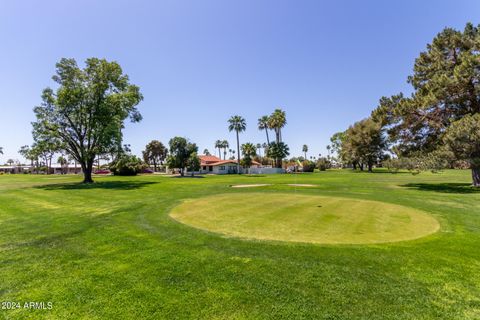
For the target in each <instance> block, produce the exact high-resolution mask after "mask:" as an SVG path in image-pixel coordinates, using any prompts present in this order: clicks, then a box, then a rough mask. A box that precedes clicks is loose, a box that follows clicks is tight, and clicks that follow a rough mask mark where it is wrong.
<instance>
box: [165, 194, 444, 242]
mask: <svg viewBox="0 0 480 320" xmlns="http://www.w3.org/2000/svg"><path fill="white" fill-rule="evenodd" d="M170 215H171V217H172V218H174V219H176V220H177V221H179V222H182V223H184V224H187V225H190V226H193V227H196V228H200V229H204V230H208V231H211V232H216V233H221V234H224V235H227V236H234V237H240V238H248V239H261V240H277V241H293V242H310V243H323V244H367V243H384V242H395V241H403V240H412V239H417V238H420V237H423V236H426V235H429V234H432V233H434V232H436V231H437V230H438V229H439V223H438V222H437V220H436V219H435V218H433V217H432V216H431V215H429V214H427V213H425V212H423V211H420V210H417V209H413V208H410V207H405V206H400V205H394V204H389V203H384V202H378V201H366V200H357V199H347V198H339V197H324V196H316V195H315V196H309V195H297V194H265V193H242V194H222V195H214V196H208V197H204V198H200V199H192V200H187V201H185V202H183V203H182V204H181V205H179V206H177V207H175V208H174V209H173V210H172V212H171V214H170Z"/></svg>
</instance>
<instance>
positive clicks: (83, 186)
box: [34, 181, 158, 190]
mask: <svg viewBox="0 0 480 320" xmlns="http://www.w3.org/2000/svg"><path fill="white" fill-rule="evenodd" d="M157 183H158V182H152V181H98V182H94V183H53V184H46V185H41V186H35V187H34V188H36V189H43V190H89V189H110V190H134V189H140V188H143V187H146V186H148V185H151V184H157Z"/></svg>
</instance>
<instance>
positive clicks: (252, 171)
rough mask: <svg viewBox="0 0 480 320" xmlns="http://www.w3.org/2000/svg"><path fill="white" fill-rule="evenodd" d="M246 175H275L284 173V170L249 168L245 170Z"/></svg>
mask: <svg viewBox="0 0 480 320" xmlns="http://www.w3.org/2000/svg"><path fill="white" fill-rule="evenodd" d="M245 171H246V172H245V173H248V174H275V173H285V169H282V168H249V169H247V170H245Z"/></svg>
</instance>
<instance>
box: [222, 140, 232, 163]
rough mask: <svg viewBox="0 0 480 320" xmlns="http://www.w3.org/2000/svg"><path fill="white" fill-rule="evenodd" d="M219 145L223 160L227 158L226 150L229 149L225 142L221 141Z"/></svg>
mask: <svg viewBox="0 0 480 320" xmlns="http://www.w3.org/2000/svg"><path fill="white" fill-rule="evenodd" d="M221 145H222V149H223V160H225V158H226V157H227V148H228V147H230V145H229V144H228V141H227V140H223V141H222V144H221Z"/></svg>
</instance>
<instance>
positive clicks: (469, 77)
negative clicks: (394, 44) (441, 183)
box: [331, 23, 480, 187]
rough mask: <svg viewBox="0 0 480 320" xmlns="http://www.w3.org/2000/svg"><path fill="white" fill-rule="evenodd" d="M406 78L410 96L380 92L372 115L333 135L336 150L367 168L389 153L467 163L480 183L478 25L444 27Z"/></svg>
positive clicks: (345, 159) (420, 159) (429, 163)
mask: <svg viewBox="0 0 480 320" xmlns="http://www.w3.org/2000/svg"><path fill="white" fill-rule="evenodd" d="M408 83H409V84H411V85H412V88H413V93H412V94H411V95H410V96H405V95H404V94H403V93H399V94H396V95H393V96H391V97H382V98H381V99H380V101H379V105H378V106H377V107H376V108H375V109H374V110H373V112H372V114H371V116H370V117H369V118H368V119H365V120H362V121H360V122H357V123H355V124H354V125H352V126H351V127H350V128H348V129H347V130H346V131H344V132H341V133H337V134H335V135H334V136H333V137H332V139H331V142H332V144H331V146H332V150H333V151H335V152H337V154H338V156H339V158H341V160H342V161H343V162H344V163H349V164H352V165H353V166H354V167H355V166H362V165H367V166H368V167H369V169H371V165H372V164H375V163H376V162H378V161H381V160H382V159H385V157H387V158H388V156H389V155H393V156H394V157H395V158H397V159H401V160H402V161H398V162H399V163H410V164H411V163H412V162H421V163H422V164H424V165H426V166H429V167H431V168H438V167H439V166H444V165H441V163H446V165H447V166H455V163H467V164H468V166H469V167H470V169H471V171H472V182H473V185H474V186H475V187H480V134H479V132H480V26H477V27H475V26H474V25H473V24H471V23H468V24H467V25H466V26H465V28H464V30H463V31H458V30H455V29H452V28H445V29H444V30H443V31H442V32H440V33H439V34H438V35H437V36H436V37H435V38H434V39H433V41H432V42H431V43H430V44H428V45H427V49H426V51H424V52H421V53H420V55H419V56H418V58H417V59H416V60H415V63H414V67H413V74H412V75H411V76H409V77H408ZM405 159H408V161H407V160H405ZM426 159H428V161H427V160H426ZM432 159H437V160H438V161H432Z"/></svg>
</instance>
